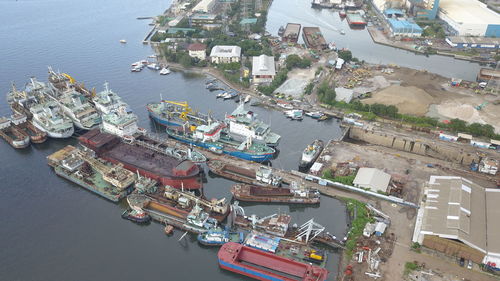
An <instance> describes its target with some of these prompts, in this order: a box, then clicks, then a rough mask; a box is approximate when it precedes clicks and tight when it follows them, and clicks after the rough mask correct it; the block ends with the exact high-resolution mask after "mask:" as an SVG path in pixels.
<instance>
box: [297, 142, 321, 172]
mask: <svg viewBox="0 0 500 281" xmlns="http://www.w3.org/2000/svg"><path fill="white" fill-rule="evenodd" d="M323 147H324V145H323V141H322V140H314V141H313V142H312V143H311V144H310V145H308V146H307V147H306V148H305V149H304V152H302V157H301V158H300V163H299V170H301V171H306V170H309V168H310V167H311V166H312V165H313V164H314V162H316V160H317V159H318V157H319V155H320V154H321V152H322V151H323Z"/></svg>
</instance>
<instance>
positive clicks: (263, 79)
mask: <svg viewBox="0 0 500 281" xmlns="http://www.w3.org/2000/svg"><path fill="white" fill-rule="evenodd" d="M274 76H276V65H275V63H274V57H273V56H266V55H260V56H258V57H252V77H253V83H255V84H262V83H271V82H272V81H273V79H274Z"/></svg>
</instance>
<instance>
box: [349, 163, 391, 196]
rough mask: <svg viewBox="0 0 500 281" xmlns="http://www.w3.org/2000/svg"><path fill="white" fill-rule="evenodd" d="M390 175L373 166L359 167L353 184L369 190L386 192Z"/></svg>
mask: <svg viewBox="0 0 500 281" xmlns="http://www.w3.org/2000/svg"><path fill="white" fill-rule="evenodd" d="M390 181H391V175H389V174H388V173H385V172H384V171H381V170H379V169H375V168H359V170H358V173H357V174H356V177H355V178H354V181H353V184H354V186H355V187H361V188H369V189H370V190H371V191H375V192H377V191H382V192H386V191H387V187H388V186H389V182H390Z"/></svg>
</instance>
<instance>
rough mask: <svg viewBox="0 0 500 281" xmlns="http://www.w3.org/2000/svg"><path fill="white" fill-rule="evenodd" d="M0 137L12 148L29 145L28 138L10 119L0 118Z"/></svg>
mask: <svg viewBox="0 0 500 281" xmlns="http://www.w3.org/2000/svg"><path fill="white" fill-rule="evenodd" d="M0 136H1V137H2V138H3V139H4V140H5V141H7V142H8V143H9V144H10V145H11V146H12V147H14V148H25V147H28V146H29V145H30V137H29V136H28V134H26V133H25V132H24V131H23V130H22V129H20V128H19V127H17V126H16V125H15V124H13V123H12V122H11V120H10V119H8V118H5V117H1V118H0Z"/></svg>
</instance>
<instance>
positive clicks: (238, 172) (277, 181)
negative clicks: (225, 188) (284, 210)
mask: <svg viewBox="0 0 500 281" xmlns="http://www.w3.org/2000/svg"><path fill="white" fill-rule="evenodd" d="M208 168H209V169H210V172H212V173H214V174H216V175H219V176H221V177H225V178H228V179H230V180H234V181H239V182H243V183H248V184H253V185H261V186H262V185H266V186H267V185H269V186H280V185H281V181H282V178H281V177H280V176H277V175H275V174H273V171H272V169H271V168H270V167H267V166H260V167H259V168H258V169H257V170H254V169H247V168H243V167H240V166H235V165H232V164H229V163H227V162H225V161H222V160H218V159H212V160H210V161H208Z"/></svg>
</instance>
